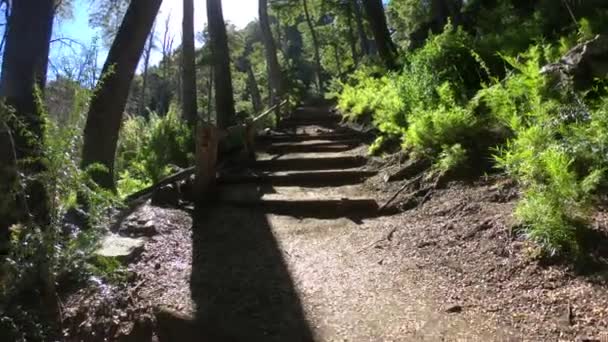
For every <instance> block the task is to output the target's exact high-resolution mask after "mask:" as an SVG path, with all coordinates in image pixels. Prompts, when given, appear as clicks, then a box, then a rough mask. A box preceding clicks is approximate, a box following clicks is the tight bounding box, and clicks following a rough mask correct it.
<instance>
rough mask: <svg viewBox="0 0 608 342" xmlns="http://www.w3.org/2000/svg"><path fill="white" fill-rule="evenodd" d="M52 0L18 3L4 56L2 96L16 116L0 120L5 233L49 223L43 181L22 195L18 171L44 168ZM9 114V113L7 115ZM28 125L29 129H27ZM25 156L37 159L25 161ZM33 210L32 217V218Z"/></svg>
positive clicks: (0, 214)
mask: <svg viewBox="0 0 608 342" xmlns="http://www.w3.org/2000/svg"><path fill="white" fill-rule="evenodd" d="M53 3H54V2H53V1H52V0H44V1H41V0H20V1H15V2H13V7H12V9H11V16H10V18H9V21H8V30H7V33H6V46H5V50H4V57H3V61H2V79H1V80H0V95H1V96H2V97H3V98H4V99H5V101H6V104H7V105H8V106H10V107H12V108H13V109H14V110H15V119H16V120H14V119H13V120H11V119H9V120H7V121H6V122H5V123H2V121H1V120H0V158H1V159H0V191H1V193H0V194H1V195H0V196H6V200H4V199H1V198H0V229H1V230H0V232H2V235H5V234H6V232H7V230H6V229H7V228H8V227H9V226H10V225H11V224H14V223H16V222H23V221H29V220H30V218H33V219H34V220H35V222H36V223H37V224H39V225H40V226H46V225H47V224H48V223H49V205H48V194H47V192H46V189H45V187H44V184H43V183H42V182H41V181H40V180H33V181H30V182H28V184H27V186H26V187H25V188H24V189H23V190H25V191H24V193H23V192H21V194H19V195H17V194H15V191H16V190H17V189H16V188H15V186H16V185H17V183H16V182H17V175H18V170H17V167H18V165H17V163H19V164H22V163H25V164H24V165H21V167H22V169H21V170H19V172H22V173H24V174H25V175H26V176H34V175H36V174H38V173H40V172H42V171H44V165H43V164H42V162H41V160H40V158H41V157H42V149H41V148H42V146H41V143H40V142H41V140H42V137H43V129H44V127H43V122H42V120H43V119H42V118H41V108H39V107H38V104H37V100H36V95H35V88H36V87H38V89H40V90H42V89H43V88H44V85H45V83H46V72H47V67H48V55H49V45H50V39H51V34H52V28H53V16H54V7H53ZM7 119H8V118H7ZM23 127H24V128H26V129H27V132H25V131H24V130H23V129H22V128H23ZM26 159H31V160H32V161H28V162H26V161H25V160H26ZM3 202H6V203H3ZM30 215H31V217H30Z"/></svg>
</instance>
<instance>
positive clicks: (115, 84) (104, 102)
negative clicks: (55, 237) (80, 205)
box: [82, 0, 162, 189]
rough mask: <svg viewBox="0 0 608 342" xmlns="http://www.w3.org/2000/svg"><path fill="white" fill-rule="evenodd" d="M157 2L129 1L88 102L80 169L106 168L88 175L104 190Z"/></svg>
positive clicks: (110, 185) (108, 184) (111, 181)
mask: <svg viewBox="0 0 608 342" xmlns="http://www.w3.org/2000/svg"><path fill="white" fill-rule="evenodd" d="M161 2H162V0H131V3H130V4H129V8H128V9H127V13H126V14H125V17H124V19H123V21H122V24H121V26H120V29H119V30H118V34H117V35H116V38H115V40H114V42H113V43H112V47H111V48H110V52H109V53H108V58H107V59H106V62H105V64H104V67H103V71H102V76H101V80H100V86H99V89H97V91H96V92H95V95H94V96H93V98H92V100H91V105H90V107H89V114H88V117H87V122H86V126H85V130H84V146H83V152H82V167H83V168H87V167H89V166H91V165H93V164H96V163H99V164H101V165H103V166H104V167H105V168H107V170H105V171H95V172H93V173H92V177H93V180H94V181H95V182H97V184H99V185H100V186H102V187H104V188H107V189H114V157H115V154H116V145H117V142H118V134H119V131H120V126H121V123H122V119H123V111H124V109H125V105H126V102H127V97H128V95H129V87H130V84H131V82H132V81H133V76H134V74H135V69H136V68H137V63H138V61H139V59H140V56H141V53H142V51H143V48H144V45H145V43H146V38H147V37H148V35H149V34H150V29H151V28H152V25H153V23H154V19H155V17H156V14H157V13H158V10H159V8H160V5H161Z"/></svg>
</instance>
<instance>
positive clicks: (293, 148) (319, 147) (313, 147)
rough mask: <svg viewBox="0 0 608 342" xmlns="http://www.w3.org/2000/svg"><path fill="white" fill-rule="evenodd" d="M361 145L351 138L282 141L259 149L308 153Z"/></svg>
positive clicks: (341, 149) (274, 152)
mask: <svg viewBox="0 0 608 342" xmlns="http://www.w3.org/2000/svg"><path fill="white" fill-rule="evenodd" d="M358 145H360V142H359V141H354V140H349V141H344V142H338V141H336V142H334V141H329V142H314V143H306V144H299V143H284V144H283V143H282V144H273V145H268V146H259V147H258V150H259V151H263V152H267V153H272V154H286V153H306V152H345V151H349V150H352V149H354V148H355V147H357V146H358Z"/></svg>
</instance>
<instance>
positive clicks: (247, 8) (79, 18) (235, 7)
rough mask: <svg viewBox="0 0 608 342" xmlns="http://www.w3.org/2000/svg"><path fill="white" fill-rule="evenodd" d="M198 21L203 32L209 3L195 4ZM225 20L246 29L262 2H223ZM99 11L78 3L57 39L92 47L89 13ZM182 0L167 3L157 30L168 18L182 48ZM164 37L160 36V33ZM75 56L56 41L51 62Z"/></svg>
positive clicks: (83, 0)
mask: <svg viewBox="0 0 608 342" xmlns="http://www.w3.org/2000/svg"><path fill="white" fill-rule="evenodd" d="M194 2H195V4H194V21H195V30H196V31H197V32H198V31H201V30H202V29H203V27H204V26H205V23H206V22H207V14H206V6H205V4H206V1H204V0H195V1H194ZM222 5H223V9H224V18H225V19H226V20H227V21H230V22H231V23H233V24H234V25H236V26H237V27H239V28H242V27H244V26H245V25H247V24H248V23H249V22H250V21H252V20H254V19H255V18H257V13H258V0H222ZM94 10H95V8H94V7H92V6H91V0H75V1H74V9H73V14H74V15H73V18H72V19H62V20H57V21H56V23H55V26H54V27H53V36H54V38H55V39H57V38H69V39H73V40H75V41H78V42H80V43H82V44H84V45H90V44H91V42H92V41H93V39H94V37H96V36H97V32H96V31H95V30H94V29H92V28H90V27H89V22H88V20H89V14H90V13H91V11H94ZM182 16H183V11H182V0H164V1H163V4H162V7H161V10H160V13H159V15H158V17H157V28H158V29H159V30H160V29H161V27H163V26H164V23H165V21H166V20H167V18H169V20H170V25H169V27H170V32H171V34H172V35H173V36H174V37H175V44H174V46H175V47H177V46H179V42H180V41H181V22H182ZM159 36H160V33H159ZM71 53H74V52H73V50H72V49H71V48H70V47H69V46H66V44H63V43H60V42H54V43H53V45H52V46H51V61H53V60H56V59H58V58H60V57H61V56H62V55H65V54H71ZM106 53H107V52H105V51H104V52H103V53H100V55H99V58H98V64H99V65H100V67H101V65H103V62H104V61H105V57H106ZM160 57H161V56H160V53H159V52H156V53H155V54H154V55H153V56H152V62H153V63H154V64H156V63H158V61H159V60H160Z"/></svg>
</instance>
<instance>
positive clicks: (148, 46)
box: [138, 27, 154, 117]
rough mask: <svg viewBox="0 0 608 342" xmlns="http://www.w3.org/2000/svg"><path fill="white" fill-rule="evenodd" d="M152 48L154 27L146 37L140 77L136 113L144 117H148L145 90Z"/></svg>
mask: <svg viewBox="0 0 608 342" xmlns="http://www.w3.org/2000/svg"><path fill="white" fill-rule="evenodd" d="M153 48H154V27H152V29H151V30H150V35H149V37H148V42H147V43H146V47H145V49H144V71H143V73H142V75H141V78H142V82H141V95H140V97H139V109H138V112H139V114H140V115H144V116H145V117H148V112H147V111H146V88H147V87H148V69H149V67H150V56H151V55H152V49H153Z"/></svg>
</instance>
